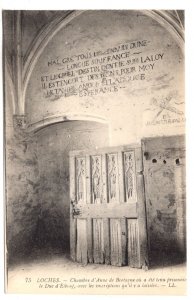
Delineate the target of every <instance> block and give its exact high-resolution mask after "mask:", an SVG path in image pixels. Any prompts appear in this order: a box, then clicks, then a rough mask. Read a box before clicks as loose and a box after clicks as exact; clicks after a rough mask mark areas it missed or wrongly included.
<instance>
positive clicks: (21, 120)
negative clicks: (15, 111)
mask: <svg viewBox="0 0 194 300" xmlns="http://www.w3.org/2000/svg"><path fill="white" fill-rule="evenodd" d="M13 125H14V128H15V129H25V127H26V116H25V115H14V116H13Z"/></svg>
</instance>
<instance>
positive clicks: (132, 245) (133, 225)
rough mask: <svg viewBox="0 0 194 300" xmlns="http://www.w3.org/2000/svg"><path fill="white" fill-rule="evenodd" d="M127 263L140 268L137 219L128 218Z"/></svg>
mask: <svg viewBox="0 0 194 300" xmlns="http://www.w3.org/2000/svg"><path fill="white" fill-rule="evenodd" d="M127 223H128V224H127V225H128V265H129V266H130V267H132V268H140V267H141V264H140V247H139V228H138V227H139V226H138V220H137V219H128V222H127Z"/></svg>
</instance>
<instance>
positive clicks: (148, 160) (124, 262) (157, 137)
mask: <svg viewBox="0 0 194 300" xmlns="http://www.w3.org/2000/svg"><path fill="white" fill-rule="evenodd" d="M184 16H185V13H184V10H180V9H177V10H176V9H175V10H151V9H148V10H143V9H137V10H134V9H120V10H116V9H111V10H110V9H101V10H100V9H99V10H98V9H95V10H92V9H88V10H6V9H5V10H3V11H2V20H3V86H4V139H5V142H4V149H5V214H6V219H5V259H6V267H5V273H6V276H5V278H6V282H5V286H6V287H5V289H6V293H11V294H12V293H14V294H17V293H20V294H22V293H31V294H32V293H34V294H79V295H80V294H97V295H100V294H107V295H108V294H111V295H117V294H127V295H142V294H143V295H185V294H186V286H187V285H186V248H187V247H186V176H185V161H186V159H185V156H186V149H185V108H184V107H185V92H184V78H185V71H184V62H185V54H184V27H185V26H184V24H185V21H184Z"/></svg>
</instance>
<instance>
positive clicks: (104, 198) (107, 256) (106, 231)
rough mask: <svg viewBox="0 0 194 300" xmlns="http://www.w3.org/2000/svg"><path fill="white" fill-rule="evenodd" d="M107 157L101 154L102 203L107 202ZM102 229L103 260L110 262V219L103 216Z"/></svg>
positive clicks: (106, 262)
mask: <svg viewBox="0 0 194 300" xmlns="http://www.w3.org/2000/svg"><path fill="white" fill-rule="evenodd" d="M106 159H107V157H106V154H102V187H103V188H102V195H103V196H102V203H105V204H108V187H107V160H106ZM103 229H104V262H105V264H107V265H109V264H110V221H109V219H108V218H103Z"/></svg>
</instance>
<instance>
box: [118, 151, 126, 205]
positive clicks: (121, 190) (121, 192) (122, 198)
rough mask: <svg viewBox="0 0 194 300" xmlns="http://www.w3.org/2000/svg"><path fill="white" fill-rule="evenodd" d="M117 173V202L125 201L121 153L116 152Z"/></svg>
mask: <svg viewBox="0 0 194 300" xmlns="http://www.w3.org/2000/svg"><path fill="white" fill-rule="evenodd" d="M118 174H119V202H121V203H123V202H125V195H124V170H123V153H122V151H119V152H118Z"/></svg>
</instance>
